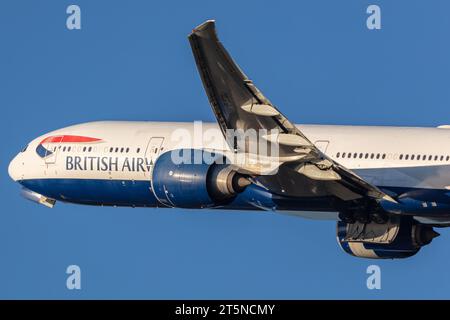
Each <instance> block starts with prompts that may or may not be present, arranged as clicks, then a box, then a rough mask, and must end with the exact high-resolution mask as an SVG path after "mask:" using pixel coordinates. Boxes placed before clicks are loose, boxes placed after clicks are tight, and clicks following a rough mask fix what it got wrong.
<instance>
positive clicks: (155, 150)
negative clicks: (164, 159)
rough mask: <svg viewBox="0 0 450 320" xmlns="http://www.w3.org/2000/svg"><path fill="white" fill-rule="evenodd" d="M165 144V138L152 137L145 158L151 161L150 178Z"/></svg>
mask: <svg viewBox="0 0 450 320" xmlns="http://www.w3.org/2000/svg"><path fill="white" fill-rule="evenodd" d="M163 142H164V138H163V137H152V138H151V139H150V141H149V142H148V145H147V149H146V150H145V158H146V159H148V160H150V177H151V173H152V170H153V165H154V163H155V161H156V159H157V158H158V156H159V154H160V153H161V147H162V145H163Z"/></svg>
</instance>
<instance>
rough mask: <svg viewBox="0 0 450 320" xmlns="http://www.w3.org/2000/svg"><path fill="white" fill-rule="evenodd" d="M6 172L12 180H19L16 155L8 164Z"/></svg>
mask: <svg viewBox="0 0 450 320" xmlns="http://www.w3.org/2000/svg"><path fill="white" fill-rule="evenodd" d="M8 174H9V176H10V177H11V179H13V180H14V181H17V180H19V177H20V168H19V160H18V159H17V156H15V157H14V159H12V160H11V162H10V163H9V166H8Z"/></svg>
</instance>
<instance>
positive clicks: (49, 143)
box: [36, 135, 103, 158]
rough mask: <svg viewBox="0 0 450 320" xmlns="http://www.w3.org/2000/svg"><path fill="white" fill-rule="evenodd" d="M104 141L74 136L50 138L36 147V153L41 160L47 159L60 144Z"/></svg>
mask: <svg viewBox="0 0 450 320" xmlns="http://www.w3.org/2000/svg"><path fill="white" fill-rule="evenodd" d="M102 141H103V140H102V139H98V138H91V137H84V136H73V135H61V136H50V137H47V138H45V139H44V140H42V141H41V142H40V143H39V144H38V146H37V147H36V153H37V154H38V155H39V157H41V158H46V157H48V156H50V155H52V154H53V153H54V152H55V151H56V150H57V148H59V147H60V146H61V145H60V144H67V143H72V144H73V143H98V142H102Z"/></svg>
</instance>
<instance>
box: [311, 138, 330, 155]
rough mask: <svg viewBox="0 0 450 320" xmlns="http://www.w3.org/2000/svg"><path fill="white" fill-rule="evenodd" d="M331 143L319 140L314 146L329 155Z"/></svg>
mask: <svg viewBox="0 0 450 320" xmlns="http://www.w3.org/2000/svg"><path fill="white" fill-rule="evenodd" d="M329 144H330V141H328V140H317V141H315V142H314V145H315V146H316V147H317V149H319V150H320V151H321V152H322V153H325V154H326V153H327V149H328V145H329Z"/></svg>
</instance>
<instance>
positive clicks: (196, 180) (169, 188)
mask: <svg viewBox="0 0 450 320" xmlns="http://www.w3.org/2000/svg"><path fill="white" fill-rule="evenodd" d="M225 162H226V161H225V159H224V157H223V156H222V155H218V154H214V153H211V152H208V151H204V150H197V149H178V150H172V151H169V152H166V153H164V154H162V155H161V156H160V157H159V158H158V159H157V160H156V162H155V164H154V168H153V172H152V181H151V184H152V190H153V193H154V195H155V197H156V198H157V199H158V201H159V202H161V203H162V204H164V205H166V206H169V207H180V208H197V209H198V208H206V207H215V206H220V205H223V204H226V203H228V202H230V201H232V200H233V199H234V197H235V196H236V195H237V194H238V193H240V192H242V191H243V190H244V189H245V187H247V186H248V185H249V184H250V181H249V180H248V178H247V177H246V176H244V175H242V174H240V173H238V172H237V171H236V170H235V169H234V167H233V166H231V165H229V164H226V163H225Z"/></svg>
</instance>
